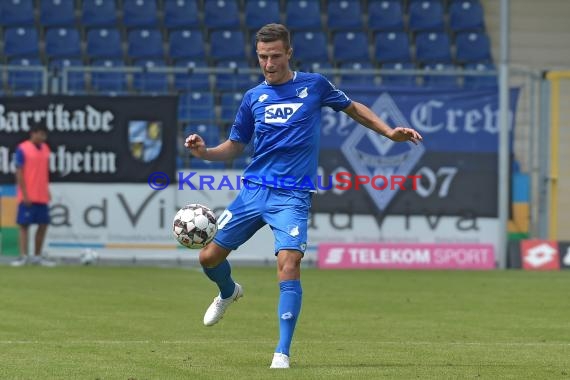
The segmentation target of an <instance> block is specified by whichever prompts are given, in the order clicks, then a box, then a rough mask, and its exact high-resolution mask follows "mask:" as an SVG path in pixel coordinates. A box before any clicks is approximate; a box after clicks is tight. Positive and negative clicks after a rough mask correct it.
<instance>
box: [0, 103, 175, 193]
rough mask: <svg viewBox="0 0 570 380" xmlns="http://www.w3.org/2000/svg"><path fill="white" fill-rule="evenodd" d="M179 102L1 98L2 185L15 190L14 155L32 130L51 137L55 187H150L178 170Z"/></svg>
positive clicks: (0, 167) (51, 158)
mask: <svg viewBox="0 0 570 380" xmlns="http://www.w3.org/2000/svg"><path fill="white" fill-rule="evenodd" d="M176 111H177V99H176V97H103V96H34V97H26V98H25V101H22V98H17V97H9V98H0V184H13V183H14V173H15V171H16V167H15V162H14V158H13V154H14V152H15V150H16V147H17V145H18V144H19V143H20V142H22V141H24V140H25V139H26V138H27V137H28V133H29V130H30V127H31V126H32V125H34V124H42V125H44V126H45V127H47V129H48V131H49V135H48V141H47V142H48V145H49V146H50V148H51V151H52V153H51V156H50V178H51V180H52V182H89V183H93V182H97V183H99V182H146V181H147V179H148V176H149V175H150V174H151V173H153V172H156V171H162V172H166V173H169V174H173V173H174V168H175V158H176V154H175V142H176V125H177V117H176V115H177V113H176Z"/></svg>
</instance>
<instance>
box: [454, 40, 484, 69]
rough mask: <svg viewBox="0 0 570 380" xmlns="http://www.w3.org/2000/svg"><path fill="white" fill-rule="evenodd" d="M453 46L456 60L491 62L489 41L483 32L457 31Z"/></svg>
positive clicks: (461, 61)
mask: <svg viewBox="0 0 570 380" xmlns="http://www.w3.org/2000/svg"><path fill="white" fill-rule="evenodd" d="M455 46H456V56H455V59H456V60H457V62H460V63H470V62H472V63H479V62H491V43H490V41H489V36H487V34H485V33H458V34H457V35H456V36H455Z"/></svg>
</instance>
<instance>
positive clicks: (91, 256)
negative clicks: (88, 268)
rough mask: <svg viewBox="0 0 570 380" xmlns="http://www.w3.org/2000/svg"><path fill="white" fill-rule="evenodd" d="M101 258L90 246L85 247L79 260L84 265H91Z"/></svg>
mask: <svg viewBox="0 0 570 380" xmlns="http://www.w3.org/2000/svg"><path fill="white" fill-rule="evenodd" d="M97 260H99V254H98V253H97V251H94V250H92V249H90V248H87V249H85V250H84V251H83V252H81V255H80V256H79V262H80V263H81V264H83V265H91V264H94V263H96V262H97Z"/></svg>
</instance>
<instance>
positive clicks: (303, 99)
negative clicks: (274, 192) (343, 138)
mask: <svg viewBox="0 0 570 380" xmlns="http://www.w3.org/2000/svg"><path fill="white" fill-rule="evenodd" d="M350 103H351V100H350V99H349V98H348V97H347V96H346V95H345V93H344V92H342V91H340V90H338V89H336V88H335V87H334V86H333V85H332V83H330V82H329V81H328V80H327V79H326V78H325V77H324V76H322V75H320V74H312V73H303V72H295V73H294V76H293V79H291V80H290V81H288V82H286V83H283V84H279V85H269V84H267V83H266V82H263V83H261V84H260V85H258V86H257V87H254V88H252V89H250V90H249V91H247V92H246V93H245V95H244V97H243V100H242V103H241V105H240V108H239V110H238V112H237V115H236V119H235V121H234V124H233V126H232V129H231V132H230V137H229V138H230V140H233V141H238V142H241V143H243V144H248V143H249V142H250V140H251V139H252V137H253V139H254V140H253V157H252V161H251V163H250V164H249V165H248V166H247V167H246V169H245V172H244V177H245V178H247V179H248V180H249V181H251V182H254V183H258V184H263V185H267V186H271V187H278V188H288V189H291V188H295V189H302V190H313V189H314V187H310V186H308V185H307V180H310V181H312V182H311V183H312V184H316V176H317V165H318V158H319V140H320V128H321V108H322V107H324V106H328V107H331V108H332V109H334V110H335V111H340V110H343V109H345V108H346V107H348V106H349V105H350Z"/></svg>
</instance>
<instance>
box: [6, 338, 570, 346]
mask: <svg viewBox="0 0 570 380" xmlns="http://www.w3.org/2000/svg"><path fill="white" fill-rule="evenodd" d="M214 343H215V344H236V343H241V344H243V343H245V344H247V343H250V344H266V343H271V341H270V340H265V341H260V340H245V339H241V340H239V339H236V340H224V341H220V340H216V339H212V340H157V341H154V340H73V341H41V340H0V345H18V344H21V345H28V344H29V345H55V344H56V345H134V344H140V345H144V344H165V345H169V344H172V345H185V344H214ZM298 343H302V344H333V345H343V344H362V342H360V341H358V342H357V341H354V342H353V341H346V340H342V341H314V340H307V341H302V340H299V341H298ZM368 344H373V345H374V344H376V345H397V346H398V345H399V346H498V347H501V346H504V347H516V346H526V347H529V346H530V347H535V346H536V347H545V346H553V347H570V342H395V341H380V342H374V343H371V342H369V343H368Z"/></svg>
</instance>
